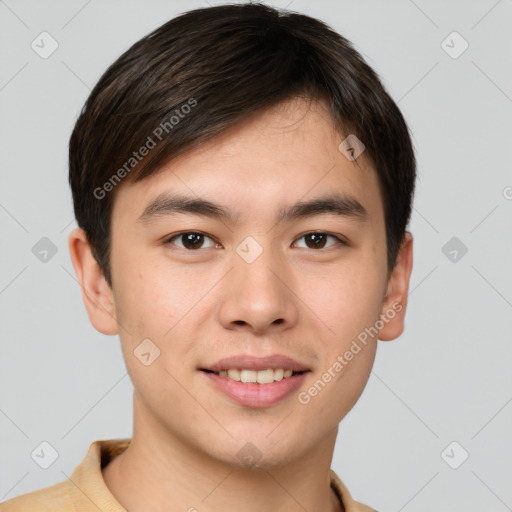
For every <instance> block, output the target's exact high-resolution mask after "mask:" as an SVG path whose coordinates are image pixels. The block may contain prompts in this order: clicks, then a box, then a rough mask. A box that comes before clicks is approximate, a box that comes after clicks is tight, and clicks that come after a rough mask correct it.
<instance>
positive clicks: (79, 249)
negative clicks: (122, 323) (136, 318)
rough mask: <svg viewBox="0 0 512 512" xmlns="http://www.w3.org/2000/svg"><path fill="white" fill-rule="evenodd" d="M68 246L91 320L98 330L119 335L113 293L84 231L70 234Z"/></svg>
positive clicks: (78, 230) (80, 230) (79, 230)
mask: <svg viewBox="0 0 512 512" xmlns="http://www.w3.org/2000/svg"><path fill="white" fill-rule="evenodd" d="M68 245H69V253H70V256H71V261H72V262H73V267H74V269H75V273H76V276H77V279H78V282H79V283H80V287H81V289H82V298H83V301H84V304H85V307H86V309H87V313H88V315H89V320H90V321H91V323H92V325H93V326H94V328H95V329H96V330H97V331H99V332H101V333H103V334H107V335H114V334H117V333H118V325H117V320H116V312H115V303H114V296H113V293H112V290H111V288H110V286H109V285H108V283H107V281H106V280H105V276H104V275H103V272H102V270H101V268H100V266H99V265H98V262H97V261H96V259H95V258H94V256H93V254H92V251H91V247H90V245H89V242H88V240H87V235H86V234H85V231H84V230H83V229H81V228H76V229H74V230H73V231H72V232H71V233H70V235H69V237H68Z"/></svg>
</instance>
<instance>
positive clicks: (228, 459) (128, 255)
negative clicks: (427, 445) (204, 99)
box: [69, 98, 412, 512]
mask: <svg viewBox="0 0 512 512" xmlns="http://www.w3.org/2000/svg"><path fill="white" fill-rule="evenodd" d="M344 138H345V136H342V135H341V134H339V133H338V132H337V131H336V130H335V128H334V126H333V125H332V122H331V119H330V117H329V114H328V111H327V109H326V106H325V105H324V104H323V103H321V102H311V103H308V102H306V101H305V100H304V99H299V98H295V99H292V100H289V101H287V102H284V103H282V104H280V105H279V106H277V107H274V108H272V109H269V110H267V111H264V112H260V113H257V114H256V115H253V116H251V117H250V118H248V119H246V120H245V121H244V122H243V123H242V124H240V125H237V126H236V127H234V128H232V129H230V130H228V131H226V132H224V133H223V134H222V135H221V136H219V137H217V138H216V139H215V140H213V141H211V142H209V143H208V144H205V145H203V146H202V147H201V148H199V149H195V150H193V151H191V152H189V153H187V154H184V155H181V156H180V157H178V158H177V159H175V160H173V161H171V162H170V163H168V164H167V165H166V166H164V167H163V168H162V169H161V170H160V171H159V172H158V173H157V174H155V175H152V176H150V177H149V178H147V179H145V180H142V181H141V182H139V183H136V184H133V183H123V184H122V185H120V186H119V188H118V190H116V197H115V201H114V206H113V212H112V253H111V267H112V278H113V287H112V289H111V288H110V287H109V286H108V284H107V283H106V281H105V279H104V277H103V274H102V272H101V270H100V268H99V266H98V265H97V263H96V261H95V260H94V257H93V256H92V253H91V250H90V247H89V245H88V243H87V239H86V237H85V234H84V232H83V231H82V230H81V229H76V230H74V231H73V232H72V233H71V234H70V236H69V248H70V253H71V258H72V261H73V265H74V268H75V271H76V274H77V276H78V279H79V281H80V283H81V286H82V293H83V299H84V302H85V306H86V308H87V311H88V314H89V318H90V321H91V322H92V324H93V325H94V327H95V328H96V329H97V330H98V331H100V332H102V333H104V334H107V335H115V334H118V335H119V337H120V340H121V346H122V351H123V355H124V358H125V362H126V365H127V368H128V371H129V374H130V377H131V379H132V382H133V384H134V389H135V391H134V429H133V437H132V443H131V445H130V446H129V448H128V449H127V450H126V451H125V452H124V453H122V454H121V455H119V456H118V457H117V458H115V459H114V460H113V461H112V462H111V463H110V464H109V465H108V466H106V468H104V469H103V476H104V479H105V482H106V485H107V487H108V488H109V489H110V490H111V492H112V493H113V494H114V496H115V497H116V499H117V500H118V501H119V502H120V503H121V504H122V505H123V506H124V507H125V508H127V509H129V510H133V511H139V510H140V511H142V510H144V511H164V510H165V511H166V512H169V511H171V512H172V511H178V510H179V511H184V510H189V508H190V507H195V508H196V509H197V510H198V511H200V512H202V511H221V510H222V511H230V510H233V511H234V510H237V511H238V510H241V509H243V510H244V511H246V512H251V511H261V510H274V511H283V512H284V511H287V512H290V511H295V510H297V511H299V510H300V511H303V510H304V509H306V510H323V511H339V510H343V507H342V505H341V504H340V503H339V501H338V500H337V499H336V497H335V495H334V493H333V491H332V490H331V489H330V487H329V468H330V465H331V460H332V454H333V451H334V444H335V440H336V435H337V429H338V423H339V422H340V421H341V420H342V418H343V417H344V416H345V415H346V414H347V413H348V411H349V410H350V409H351V408H352V407H353V405H354V404H355V403H356V401H357V400H358V398H359V396H360V395H361V393H362V391H363V389H364V387H365V385H366V383H367V381H368V378H369V375H370V371H371V368H372V365H373V362H374V357H375V352H376V347H377V337H374V338H369V341H368V343H367V345H366V346H364V348H363V349H362V350H361V351H360V352H359V353H358V354H357V355H355V356H354V358H353V359H352V360H351V361H350V362H348V364H347V365H346V366H345V367H344V369H343V371H342V372H339V373H337V374H336V377H335V378H333V379H332V380H331V381H330V382H329V383H328V384H327V385H326V386H325V387H324V388H323V389H322V390H321V391H320V392H319V393H318V394H317V395H316V396H315V397H313V398H312V399H311V400H310V402H309V403H307V404H301V403H300V402H299V400H298V399H297V394H298V392H299V391H303V390H307V389H308V388H309V387H311V386H312V384H313V383H314V382H315V381H317V380H318V379H319V378H320V377H321V376H322V374H323V373H324V372H325V371H326V370H327V369H328V368H329V367H332V365H333V363H334V362H335V361H336V360H337V357H338V356H339V355H342V354H344V353H345V351H346V350H347V349H349V347H350V346H351V343H352V342H353V340H354V339H356V337H357V335H358V334H359V333H361V332H362V331H364V329H365V328H367V327H369V326H373V325H374V324H375V322H376V321H377V320H378V319H379V315H380V314H385V313H386V312H387V311H389V310H390V309H393V304H395V308H396V304H400V305H401V310H400V311H398V312H396V311H395V313H396V314H395V315H394V317H393V318H392V319H390V320H389V321H388V322H386V323H385V325H384V326H383V328H382V329H381V330H380V333H379V335H378V338H379V339H381V340H392V339H395V338H396V337H398V336H399V335H400V334H401V333H402V331H403V328H404V315H405V311H406V305H407V292H408V286H409V279H410V274H411V269H412V236H411V234H410V233H406V238H405V241H404V244H403V245H402V248H401V250H400V253H399V256H398V260H397V264H396V266H395V268H394V270H393V272H392V274H391V276H390V278H389V279H388V269H387V265H386V238H385V224H384V210H383V204H382V198H381V196H380V192H379V187H378V181H377V175H376V173H375V171H374V170H373V169H372V168H371V165H370V163H369V161H368V160H367V159H366V158H365V154H364V153H363V154H362V155H361V156H359V157H358V159H357V164H356V162H353V161H349V160H348V159H347V158H346V157H345V156H344V154H343V153H342V152H340V151H339V150H338V146H339V144H340V142H341V141H342V140H343V139H344ZM163 191H170V192H180V193H183V194H188V195H192V196H195V197H201V198H206V199H209V200H211V201H214V202H217V203H220V204H222V205H223V206H224V207H226V208H230V209H232V210H234V212H235V213H236V214H237V222H236V223H232V224H230V223H227V222H225V221H221V220H218V219H213V218H208V217H202V216H197V215H192V214H183V213H179V214H174V215H167V216H159V217H157V218H155V219H153V221H152V222H151V223H147V224H146V225H144V224H143V223H141V222H139V221H137V218H138V217H139V215H141V213H142V212H143V211H144V208H145V207H146V205H147V204H148V203H149V202H150V201H151V200H152V199H154V198H155V197H156V196H157V195H158V194H160V193H161V192H163ZM333 191H335V192H339V193H344V194H349V195H351V196H352V197H354V198H356V199H357V201H359V202H360V203H361V204H362V205H363V206H364V208H365V209H366V210H367V212H368V217H367V219H366V220H365V221H361V220H358V219H356V218H354V217H347V216H338V215H334V214H329V213H322V214H320V215H316V216H313V217H309V218H303V219H296V220H293V221H290V222H284V223H276V221H275V216H276V213H277V211H278V210H279V209H280V208H281V207H283V206H286V205H291V204H293V203H296V202H297V201H299V200H302V201H304V200H308V199H312V198H316V197H320V196H323V195H326V194H330V193H332V192H333ZM183 231H185V232H187V231H199V232H201V233H203V234H205V235H207V236H205V238H204V240H203V245H202V246H201V244H200V243H199V244H198V248H196V249H186V248H185V247H186V245H184V244H185V243H186V240H185V241H184V240H183V238H180V237H177V238H176V239H174V241H173V243H170V242H166V240H167V239H168V238H169V237H170V236H171V235H174V234H176V233H178V232H183ZM312 231H316V232H318V231H320V232H327V233H328V234H332V235H335V236H339V237H340V238H341V239H343V240H345V241H347V242H348V245H343V244H341V243H340V242H339V241H338V240H337V239H335V238H333V237H331V236H329V237H327V239H326V241H325V245H324V246H323V247H322V248H320V249H319V248H315V247H314V246H313V244H311V242H310V237H304V235H306V234H307V233H310V232H312ZM247 236H251V237H253V238H254V239H255V240H257V242H258V243H259V244H260V246H261V247H262V249H263V252H262V253H261V255H260V256H259V257H258V258H257V259H256V260H255V261H253V262H252V263H248V262H246V261H245V260H244V259H242V258H241V257H240V256H239V254H238V253H237V252H236V248H237V246H238V245H239V244H240V243H241V242H242V241H243V240H244V239H245V238H246V237H247ZM208 237H209V238H208ZM308 242H309V245H308ZM173 244H174V245H173ZM217 244H218V245H217ZM146 338H149V339H151V340H152V342H153V343H154V344H155V345H156V346H158V348H159V349H160V356H159V357H158V358H157V359H156V360H155V361H154V362H153V363H152V364H151V365H149V366H145V365H143V364H142V363H141V361H140V360H139V359H138V358H137V357H135V356H134V353H133V352H134V350H135V348H136V347H137V346H138V345H139V344H140V343H141V341H142V340H143V339H146ZM238 354H250V355H253V356H265V355H269V354H284V355H286V356H289V357H292V358H294V359H296V360H297V361H299V362H301V363H303V364H305V365H307V366H308V368H309V369H310V370H311V372H310V373H309V374H308V375H307V376H306V379H305V381H304V384H303V385H302V386H301V388H300V389H299V390H297V392H293V393H292V394H291V395H289V396H288V397H286V398H285V399H283V400H281V401H280V402H278V403H277V404H275V405H272V406H270V407H265V408H252V407H243V406H241V405H239V404H238V403H236V402H234V401H233V400H231V399H230V398H228V397H227V396H226V395H224V394H223V393H221V392H219V391H218V390H217V389H216V388H215V387H214V386H213V385H212V384H211V383H210V381H209V379H208V378H206V376H205V374H204V373H203V372H200V371H199V370H198V368H200V367H205V366H208V365H209V364H210V365H211V364H212V363H214V362H216V361H217V360H219V359H220V358H223V357H228V356H232V355H238ZM248 441H250V442H251V443H252V444H253V445H255V446H256V447H257V450H258V453H259V456H260V459H259V461H258V464H257V465H256V466H247V465H246V464H245V463H244V461H243V460H240V459H239V458H238V457H237V452H238V451H239V450H240V449H241V448H242V447H243V446H244V445H245V444H246V443H247V442H248ZM142 468H143V469H142ZM191 510H193V509H191Z"/></svg>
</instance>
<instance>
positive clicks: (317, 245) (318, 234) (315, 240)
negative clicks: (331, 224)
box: [298, 231, 347, 249]
mask: <svg viewBox="0 0 512 512" xmlns="http://www.w3.org/2000/svg"><path fill="white" fill-rule="evenodd" d="M302 238H303V239H305V240H306V249H324V248H325V246H326V242H327V239H328V238H332V239H334V240H336V241H337V242H338V243H340V244H341V245H347V244H346V242H345V241H344V240H342V239H341V238H339V237H337V236H335V235H330V234H329V233H324V232H322V231H315V232H312V233H306V234H305V235H302V236H301V237H300V238H299V239H298V240H300V239H302ZM332 245H335V244H331V245H330V246H328V247H331V246H332Z"/></svg>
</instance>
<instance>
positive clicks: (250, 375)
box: [219, 368, 293, 384]
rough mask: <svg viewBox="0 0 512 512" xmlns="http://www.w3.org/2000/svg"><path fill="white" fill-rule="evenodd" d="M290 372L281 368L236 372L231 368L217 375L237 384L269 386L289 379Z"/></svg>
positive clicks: (236, 370) (291, 372)
mask: <svg viewBox="0 0 512 512" xmlns="http://www.w3.org/2000/svg"><path fill="white" fill-rule="evenodd" d="M292 374H293V371H292V370H284V369H283V368H276V369H275V370H274V369H272V368H267V369H266V370H259V371H257V370H238V369H236V368H232V369H229V370H221V371H220V372H219V375H220V376H221V377H227V378H228V379H231V380H236V381H237V382H246V383H258V384H271V383H272V382H279V381H281V380H283V379H286V378H288V377H291V376H292Z"/></svg>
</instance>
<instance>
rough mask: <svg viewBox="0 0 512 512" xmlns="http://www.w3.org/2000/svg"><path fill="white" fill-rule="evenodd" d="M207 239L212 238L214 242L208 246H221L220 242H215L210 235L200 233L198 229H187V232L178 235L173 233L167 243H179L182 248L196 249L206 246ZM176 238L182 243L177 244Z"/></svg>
mask: <svg viewBox="0 0 512 512" xmlns="http://www.w3.org/2000/svg"><path fill="white" fill-rule="evenodd" d="M205 239H206V240H210V241H211V242H212V243H211V244H210V245H209V246H206V248H208V247H218V246H219V244H217V243H216V242H214V241H213V240H212V239H211V238H210V237H209V236H206V235H205V234H203V233H200V232H198V231H187V232H183V233H178V234H177V235H173V236H171V237H170V238H168V239H167V240H165V243H166V244H172V245H177V246H178V247H180V248H181V249H186V250H189V251H195V250H197V249H204V248H205V245H204V241H205ZM174 240H179V241H180V242H182V245H179V244H175V243H174Z"/></svg>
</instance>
